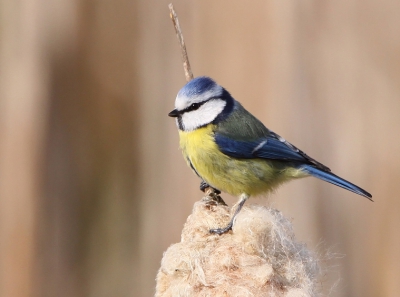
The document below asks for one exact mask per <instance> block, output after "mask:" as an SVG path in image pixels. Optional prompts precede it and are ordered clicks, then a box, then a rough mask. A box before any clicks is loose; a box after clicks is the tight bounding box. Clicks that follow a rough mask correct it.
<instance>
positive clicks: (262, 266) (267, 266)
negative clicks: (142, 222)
mask: <svg viewBox="0 0 400 297" xmlns="http://www.w3.org/2000/svg"><path fill="white" fill-rule="evenodd" d="M230 216H231V213H230V209H229V208H228V207H227V206H225V205H222V204H218V203H216V202H215V201H210V199H207V198H204V199H203V200H201V201H199V202H197V203H196V204H195V205H194V208H193V213H192V214H191V215H190V216H189V217H188V219H187V222H186V223H185V226H184V228H183V231H182V236H181V242H179V243H176V244H173V245H171V246H170V247H169V248H168V250H167V251H166V252H165V253H164V256H163V259H162V262H161V268H160V270H159V272H158V275H157V287H156V295H155V296H156V297H169V296H174V297H177V296H285V297H289V296H290V297H300V296H317V293H316V276H317V272H318V264H317V260H316V259H315V258H314V256H313V254H312V253H311V252H310V251H308V250H307V248H306V246H305V245H304V244H301V243H299V242H296V241H295V236H294V233H293V229H292V225H291V222H290V221H289V220H287V219H286V218H284V217H283V215H282V214H281V212H279V211H278V210H275V209H271V208H268V207H264V206H259V205H249V206H246V207H244V208H243V209H242V211H241V212H240V213H239V215H238V216H237V219H236V222H235V224H234V227H233V230H231V231H229V232H228V233H226V234H223V235H215V234H210V233H209V230H210V229H212V228H216V227H224V226H226V225H227V223H228V222H229V219H230Z"/></svg>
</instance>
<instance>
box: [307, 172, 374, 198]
mask: <svg viewBox="0 0 400 297" xmlns="http://www.w3.org/2000/svg"><path fill="white" fill-rule="evenodd" d="M301 169H302V170H303V171H305V172H307V173H308V174H310V175H312V176H314V177H316V178H319V179H322V180H323V181H326V182H328V183H331V184H334V185H336V186H339V187H341V188H343V189H346V190H349V191H351V192H353V193H356V194H358V195H361V196H364V197H366V198H368V199H369V200H371V201H372V195H371V194H370V193H368V192H367V191H365V190H363V189H361V188H360V187H358V186H356V185H355V184H352V183H351V182H349V181H347V180H345V179H343V178H341V177H339V176H337V175H336V174H333V173H332V172H329V171H323V170H321V169H318V168H316V167H314V166H312V165H302V166H301Z"/></svg>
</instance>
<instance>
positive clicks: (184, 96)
mask: <svg viewBox="0 0 400 297" xmlns="http://www.w3.org/2000/svg"><path fill="white" fill-rule="evenodd" d="M168 116H170V117H173V118H175V120H176V125H177V127H178V131H179V139H180V141H179V143H180V148H181V150H182V154H183V157H184V159H185V160H186V162H187V164H188V165H189V167H190V168H191V169H192V170H193V171H194V173H195V174H196V175H197V176H199V177H200V179H201V184H200V189H202V190H204V189H205V188H206V187H212V188H213V189H215V190H216V191H217V193H220V192H221V191H222V192H225V193H228V194H231V195H233V196H236V197H238V198H239V200H238V202H237V204H236V205H237V206H236V209H235V212H234V214H233V216H232V217H231V219H230V222H229V223H228V225H227V226H226V227H223V228H215V229H211V230H210V232H211V233H216V234H223V233H226V232H228V231H229V230H231V229H232V226H233V224H234V222H235V218H236V216H237V215H238V213H239V212H240V210H241V209H242V207H243V205H244V203H245V202H246V201H247V199H248V198H249V197H250V196H259V195H265V194H268V193H269V192H271V191H273V190H275V189H276V188H277V187H278V186H279V185H281V184H283V183H285V182H287V181H290V180H294V179H298V178H303V177H307V176H314V177H316V178H319V179H321V180H323V181H326V182H328V183H331V184H334V185H336V186H339V187H342V188H344V189H346V190H349V191H351V192H354V193H356V194H358V195H361V196H364V197H366V198H368V199H370V200H371V201H372V195H371V194H370V193H368V192H367V191H365V190H363V189H362V188H360V187H358V186H356V185H355V184H353V183H351V182H349V181H347V180H345V179H343V178H341V177H339V176H337V175H335V174H334V173H332V172H331V170H330V169H329V168H328V167H327V166H325V165H323V164H322V163H320V162H318V161H316V160H315V159H313V158H311V157H309V156H308V155H307V154H306V153H304V152H303V151H301V150H300V149H298V148H297V147H296V146H294V145H292V144H291V143H289V142H288V141H286V140H285V139H284V138H282V137H281V136H279V135H278V134H276V133H275V132H273V131H272V130H269V129H268V128H266V127H265V126H264V124H263V123H262V122H261V121H260V120H258V119H257V118H256V117H255V116H253V115H252V114H251V113H250V112H249V111H247V110H246V109H245V108H244V107H243V106H242V104H240V103H239V101H236V100H235V99H234V98H233V97H232V96H231V94H230V93H229V92H228V91H227V90H226V89H225V88H223V87H222V86H220V85H219V84H217V83H216V82H215V81H214V80H213V79H211V78H210V77H207V76H200V77H196V78H194V79H192V80H191V81H189V82H188V83H186V84H185V85H184V86H183V87H182V88H181V89H180V91H179V92H178V94H177V96H176V99H175V109H173V110H172V111H171V112H170V113H169V114H168Z"/></svg>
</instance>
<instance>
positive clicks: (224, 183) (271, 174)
mask: <svg viewBox="0 0 400 297" xmlns="http://www.w3.org/2000/svg"><path fill="white" fill-rule="evenodd" d="M213 128H214V126H213V125H211V124H210V125H207V126H206V127H203V128H199V129H196V130H194V131H189V132H186V131H179V136H180V147H181V149H182V153H183V156H184V158H185V160H186V161H187V162H188V164H190V163H191V164H192V166H193V167H194V169H195V171H196V173H197V174H198V175H200V177H201V178H202V179H203V180H204V181H205V182H207V183H208V184H209V185H211V186H212V187H214V188H216V189H218V190H221V191H223V192H226V193H229V194H231V195H235V196H239V195H241V194H247V195H259V194H262V193H265V192H268V191H270V190H272V189H274V188H275V187H276V186H278V185H279V184H281V183H282V182H284V181H286V180H289V179H293V178H296V177H303V176H305V175H304V174H302V173H301V172H300V171H299V170H297V169H292V168H289V169H288V168H287V167H286V166H285V164H284V163H281V162H277V161H269V160H265V159H236V158H231V157H229V156H227V155H225V154H223V153H222V152H220V150H219V148H218V146H217V144H216V143H215V141H214V132H213Z"/></svg>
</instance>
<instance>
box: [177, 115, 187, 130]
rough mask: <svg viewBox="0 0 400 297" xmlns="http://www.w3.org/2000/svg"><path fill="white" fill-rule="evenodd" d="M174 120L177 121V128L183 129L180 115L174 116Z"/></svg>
mask: <svg viewBox="0 0 400 297" xmlns="http://www.w3.org/2000/svg"><path fill="white" fill-rule="evenodd" d="M176 120H177V122H178V128H179V130H181V131H185V129H184V127H183V123H182V116H180V115H179V116H178V117H177V118H176Z"/></svg>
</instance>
